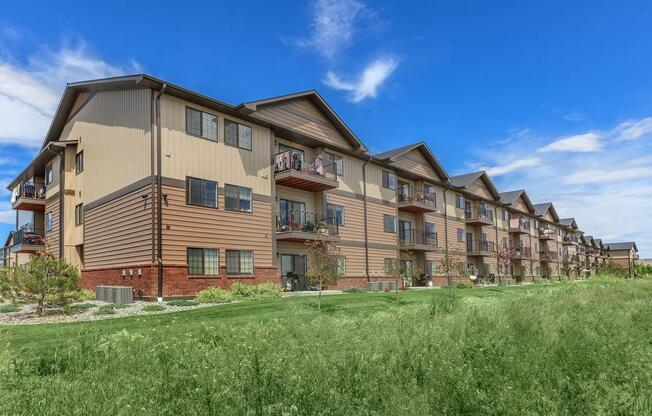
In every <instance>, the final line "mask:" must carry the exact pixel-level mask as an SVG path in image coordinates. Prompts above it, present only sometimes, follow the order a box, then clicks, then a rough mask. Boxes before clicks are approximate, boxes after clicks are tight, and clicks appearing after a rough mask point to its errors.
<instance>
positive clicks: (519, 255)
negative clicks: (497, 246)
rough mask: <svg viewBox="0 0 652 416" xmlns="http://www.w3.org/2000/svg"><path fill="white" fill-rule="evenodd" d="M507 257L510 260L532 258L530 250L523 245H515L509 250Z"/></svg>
mask: <svg viewBox="0 0 652 416" xmlns="http://www.w3.org/2000/svg"><path fill="white" fill-rule="evenodd" d="M509 257H510V258H511V259H512V260H527V259H531V258H532V249H531V248H530V247H525V246H524V245H523V244H516V245H513V246H511V247H510V248H509Z"/></svg>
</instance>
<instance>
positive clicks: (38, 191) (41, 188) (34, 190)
mask: <svg viewBox="0 0 652 416" xmlns="http://www.w3.org/2000/svg"><path fill="white" fill-rule="evenodd" d="M15 198H16V199H15V201H14V203H13V204H12V205H11V207H12V208H13V209H19V210H22V211H44V210H45V185H43V184H39V183H34V182H26V183H22V184H20V186H18V189H17V194H16V196H15Z"/></svg>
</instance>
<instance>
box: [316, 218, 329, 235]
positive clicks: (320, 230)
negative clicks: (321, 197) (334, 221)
mask: <svg viewBox="0 0 652 416" xmlns="http://www.w3.org/2000/svg"><path fill="white" fill-rule="evenodd" d="M317 232H318V233H320V234H324V235H328V226H327V225H326V223H325V222H324V221H319V223H318V224H317Z"/></svg>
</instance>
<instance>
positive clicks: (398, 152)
mask: <svg viewBox="0 0 652 416" xmlns="http://www.w3.org/2000/svg"><path fill="white" fill-rule="evenodd" d="M415 149H418V150H420V151H421V152H422V153H423V155H424V156H425V157H426V159H428V161H429V162H430V164H431V166H432V168H433V169H434V170H435V172H437V174H438V175H439V177H441V178H442V180H443V182H449V181H450V180H451V177H450V176H448V173H447V172H446V170H444V167H443V166H442V165H441V163H439V160H437V157H436V156H435V154H434V153H433V152H432V151H431V150H430V147H428V145H427V144H426V143H425V142H423V141H421V142H417V143H412V144H409V145H407V146H402V147H397V148H396V149H391V150H388V151H386V152H381V153H376V154H375V155H373V158H374V159H377V160H379V161H381V162H393V161H395V160H396V159H397V158H399V157H401V156H403V155H405V154H406V153H408V152H411V151H412V150H415Z"/></svg>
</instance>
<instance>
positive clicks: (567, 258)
mask: <svg viewBox="0 0 652 416" xmlns="http://www.w3.org/2000/svg"><path fill="white" fill-rule="evenodd" d="M563 259H564V263H579V262H580V256H578V255H577V254H565V255H564V257H563Z"/></svg>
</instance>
